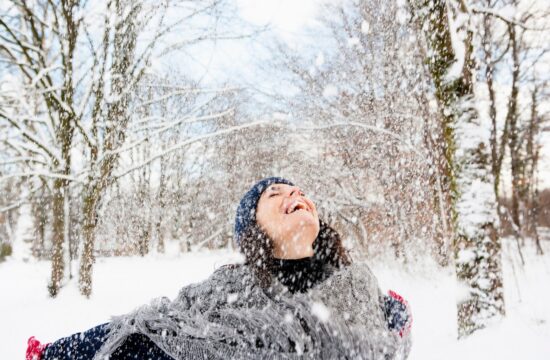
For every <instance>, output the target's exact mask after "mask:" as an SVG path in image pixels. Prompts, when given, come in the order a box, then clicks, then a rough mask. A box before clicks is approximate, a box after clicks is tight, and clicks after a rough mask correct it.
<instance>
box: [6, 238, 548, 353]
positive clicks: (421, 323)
mask: <svg viewBox="0 0 550 360" xmlns="http://www.w3.org/2000/svg"><path fill="white" fill-rule="evenodd" d="M549 245H550V243H549V242H548V241H546V242H545V244H544V248H545V251H546V254H545V255H544V256H536V255H535V252H534V248H533V247H531V246H526V247H525V248H524V255H525V258H526V262H527V264H526V266H525V267H522V266H521V265H520V263H519V257H518V253H517V250H516V247H515V243H514V242H512V241H509V240H507V241H505V243H504V246H503V247H504V255H503V261H504V271H505V273H504V279H505V287H506V294H505V301H506V309H507V315H506V317H505V318H504V319H503V320H502V321H500V322H495V324H493V325H491V326H489V327H488V328H486V329H484V330H482V331H478V332H476V333H475V334H474V335H473V336H471V337H470V338H468V339H466V340H462V341H457V340H456V339H455V338H456V330H455V314H456V310H455V300H456V298H457V287H456V285H455V282H454V278H453V273H452V271H451V270H445V271H441V270H438V269H437V267H436V266H435V265H431V264H427V265H426V264H425V265H422V266H409V267H406V266H404V265H402V264H400V263H398V262H393V261H382V260H378V261H377V262H373V263H371V264H370V265H371V268H372V269H373V271H374V272H375V274H376V275H377V276H378V279H379V282H380V286H381V287H382V289H384V290H386V289H389V288H391V289H393V290H395V291H397V292H398V293H400V294H402V295H403V296H404V297H405V298H406V299H408V301H409V303H410V304H411V307H412V311H413V316H414V322H413V330H412V331H413V348H412V351H411V355H410V357H409V359H416V360H429V359H438V360H439V359H470V360H474V359H483V360H489V359H499V360H504V359H514V360H516V359H529V360H536V359H540V360H543V359H544V360H547V359H550V246H549ZM171 253H172V254H173V253H174V252H171ZM20 254H21V252H20V250H18V249H15V251H14V255H13V256H12V257H11V258H8V259H7V260H6V261H5V262H3V263H0V294H1V295H0V311H1V313H0V339H1V344H2V345H1V346H0V359H2V360H11V359H23V358H24V353H25V349H26V341H27V339H28V337H29V336H31V335H34V336H36V337H37V338H38V339H39V340H41V341H42V342H51V341H55V340H56V339H58V338H60V337H63V336H66V335H69V334H71V333H74V332H78V331H82V330H86V329H88V328H90V327H92V326H94V325H97V324H100V323H103V322H106V321H108V319H109V316H110V315H114V314H121V313H125V312H128V311H130V310H131V309H133V308H134V307H136V306H138V305H140V304H143V303H146V302H148V301H149V300H150V299H152V298H154V297H158V296H168V297H170V298H173V297H174V296H175V295H176V294H177V292H178V290H179V288H180V287H181V286H184V285H186V284H189V283H191V282H196V281H200V280H203V279H205V278H207V277H208V276H209V274H210V273H212V272H213V271H214V269H215V268H216V267H218V266H221V265H222V264H225V263H230V262H235V261H240V259H241V257H240V256H239V255H238V254H237V253H235V252H231V251H227V250H220V251H211V252H207V251H202V252H194V253H187V254H182V255H159V254H152V255H149V256H146V257H144V258H139V257H136V258H108V259H98V260H97V262H96V264H95V268H94V287H93V296H92V297H91V298H90V299H89V300H86V299H85V298H83V297H82V296H81V295H79V293H78V289H77V284H76V281H75V280H74V279H73V280H72V281H70V282H69V283H68V284H67V285H66V286H65V287H64V288H63V289H62V291H61V293H60V295H59V296H58V298H56V299H51V298H49V297H48V293H47V289H46V284H47V281H48V275H49V267H50V263H49V262H46V261H35V260H31V259H28V258H26V257H25V256H22V255H20Z"/></svg>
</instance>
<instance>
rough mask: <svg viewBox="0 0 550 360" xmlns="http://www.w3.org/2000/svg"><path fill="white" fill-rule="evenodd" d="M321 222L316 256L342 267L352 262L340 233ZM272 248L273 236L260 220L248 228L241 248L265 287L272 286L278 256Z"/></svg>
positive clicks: (314, 248) (315, 247)
mask: <svg viewBox="0 0 550 360" xmlns="http://www.w3.org/2000/svg"><path fill="white" fill-rule="evenodd" d="M319 225H320V226H319V234H318V235H317V238H316V239H315V241H314V243H313V252H314V255H313V256H314V257H315V258H316V260H321V261H323V262H325V263H328V264H330V265H333V266H334V267H336V268H338V269H339V268H342V267H345V266H348V265H351V263H352V259H351V257H350V255H349V254H348V252H347V250H346V249H345V248H344V246H343V244H342V239H341V238H340V234H338V232H337V231H336V230H334V229H333V228H331V227H330V226H329V225H328V224H326V223H325V222H324V221H322V220H319ZM272 249H273V243H272V240H271V239H270V238H269V236H268V235H267V234H266V233H265V231H264V230H262V229H261V228H260V226H259V225H258V224H257V223H253V224H252V225H250V226H249V227H248V228H247V229H246V230H245V232H244V234H243V236H242V239H241V243H240V250H241V252H242V253H243V255H244V256H245V265H247V266H249V267H250V268H251V269H252V271H253V273H254V274H255V275H256V277H257V278H258V281H259V285H260V286H261V287H262V288H263V289H267V288H268V287H269V286H271V274H272V273H273V269H274V262H275V260H276V259H275V258H274V257H273V254H272Z"/></svg>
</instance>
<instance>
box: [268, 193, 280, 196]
mask: <svg viewBox="0 0 550 360" xmlns="http://www.w3.org/2000/svg"><path fill="white" fill-rule="evenodd" d="M275 195H279V194H278V193H271V195H269V197H273V196H275Z"/></svg>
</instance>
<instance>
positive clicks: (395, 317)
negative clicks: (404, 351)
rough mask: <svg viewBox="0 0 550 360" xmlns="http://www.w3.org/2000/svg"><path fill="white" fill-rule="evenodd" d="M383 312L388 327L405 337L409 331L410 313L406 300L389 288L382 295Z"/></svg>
mask: <svg viewBox="0 0 550 360" xmlns="http://www.w3.org/2000/svg"><path fill="white" fill-rule="evenodd" d="M384 313H385V315H386V321H387V324H388V328H389V329H390V330H392V331H396V332H397V333H398V334H399V336H401V337H405V336H406V335H408V334H409V333H410V331H411V326H412V313H411V310H410V307H409V303H408V302H407V300H405V299H403V297H402V296H401V295H399V294H397V293H396V292H394V291H392V290H390V291H388V295H385V296H384Z"/></svg>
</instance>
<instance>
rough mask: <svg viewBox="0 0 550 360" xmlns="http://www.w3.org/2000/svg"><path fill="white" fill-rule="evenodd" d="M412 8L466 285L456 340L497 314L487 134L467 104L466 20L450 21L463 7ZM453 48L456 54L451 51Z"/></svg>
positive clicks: (470, 75)
mask: <svg viewBox="0 0 550 360" xmlns="http://www.w3.org/2000/svg"><path fill="white" fill-rule="evenodd" d="M419 13H421V14H425V18H424V19H423V20H424V22H425V23H426V25H427V26H426V27H425V29H426V39H427V43H428V46H429V48H430V53H431V54H432V55H431V56H430V57H429V58H428V63H429V68H430V72H431V74H432V78H433V81H434V84H435V88H436V92H435V95H436V98H437V99H438V103H439V105H440V109H441V119H442V122H443V137H444V139H445V154H446V158H447V159H448V161H449V164H450V165H451V169H452V174H451V178H450V185H451V188H450V190H451V193H452V194H453V200H454V201H453V209H452V211H453V227H454V232H455V238H454V254H455V268H456V275H457V280H458V281H459V283H460V284H461V285H462V287H463V288H464V289H465V290H466V291H465V294H466V295H465V296H464V297H463V298H462V299H460V300H459V301H458V304H457V306H458V336H459V338H461V337H464V336H467V335H469V334H471V333H472V332H474V331H475V330H477V329H480V328H483V327H484V326H485V324H486V323H487V322H488V320H489V319H490V318H492V317H493V316H495V315H498V314H504V298H503V290H502V271H501V260H500V242H499V239H498V237H497V233H496V229H495V222H496V221H497V214H496V211H495V210H496V197H495V193H494V189H493V186H494V183H493V181H494V179H493V176H492V173H491V167H490V163H489V160H490V154H489V153H488V151H489V148H488V141H489V136H488V134H486V132H485V131H483V130H484V129H483V127H482V126H481V124H480V120H479V117H478V114H477V111H476V108H475V104H474V91H473V82H474V69H475V63H474V60H473V56H472V54H473V45H472V38H473V34H472V32H471V31H470V30H468V29H469V28H468V26H470V24H469V23H468V21H466V22H465V23H464V24H462V25H458V26H457V25H456V22H455V20H456V19H457V17H458V16H460V17H467V16H468V14H467V13H466V8H465V5H464V4H463V3H462V2H460V1H458V2H455V1H444V0H433V1H429V2H423V3H422V5H421V7H420V9H419ZM457 49H458V50H457ZM460 49H462V51H463V54H461V53H457V51H460ZM461 56H463V57H464V58H463V59H461V58H460V57H461ZM460 61H463V66H462V68H461V69H459V70H461V72H460V73H458V72H457V69H456V68H454V67H453V66H457V64H455V62H458V64H460Z"/></svg>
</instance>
